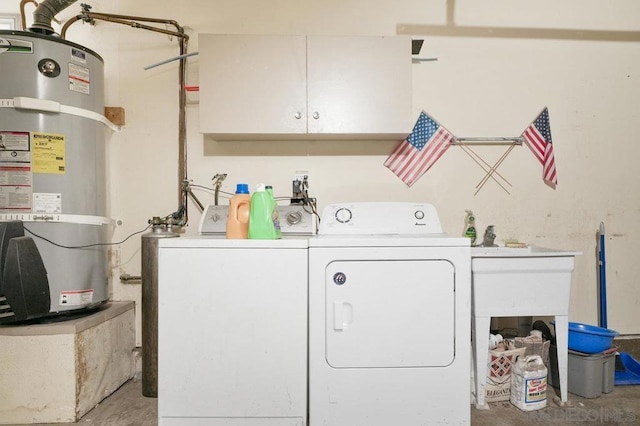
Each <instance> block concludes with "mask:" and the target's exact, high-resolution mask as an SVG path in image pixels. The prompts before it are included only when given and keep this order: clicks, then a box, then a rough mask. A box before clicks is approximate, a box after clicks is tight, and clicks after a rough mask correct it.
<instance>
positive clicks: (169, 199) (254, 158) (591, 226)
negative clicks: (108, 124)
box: [0, 0, 640, 341]
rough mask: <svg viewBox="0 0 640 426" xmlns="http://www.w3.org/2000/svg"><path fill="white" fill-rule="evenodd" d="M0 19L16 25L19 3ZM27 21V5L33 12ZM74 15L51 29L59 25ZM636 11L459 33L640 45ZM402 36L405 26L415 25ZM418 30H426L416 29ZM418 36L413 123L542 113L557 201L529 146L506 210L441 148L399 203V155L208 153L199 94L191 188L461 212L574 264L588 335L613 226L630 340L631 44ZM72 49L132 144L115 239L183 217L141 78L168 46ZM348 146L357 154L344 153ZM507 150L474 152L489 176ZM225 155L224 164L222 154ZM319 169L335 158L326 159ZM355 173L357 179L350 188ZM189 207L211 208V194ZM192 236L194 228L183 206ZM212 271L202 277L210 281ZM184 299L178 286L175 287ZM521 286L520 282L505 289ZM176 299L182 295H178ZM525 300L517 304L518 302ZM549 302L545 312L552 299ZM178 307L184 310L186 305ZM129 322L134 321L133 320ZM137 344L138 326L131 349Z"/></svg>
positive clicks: (622, 321)
mask: <svg viewBox="0 0 640 426" xmlns="http://www.w3.org/2000/svg"><path fill="white" fill-rule="evenodd" d="M5 3H8V2H7V1H4V2H3V3H2V6H0V7H4V8H5V9H6V10H4V11H9V12H13V13H15V12H16V11H17V7H18V3H19V2H18V1H17V0H16V1H15V2H13V1H12V2H11V3H15V5H13V4H12V5H5ZM91 4H92V5H93V10H94V11H97V12H104V13H118V14H126V15H139V16H148V17H157V18H171V19H175V20H177V21H178V22H179V23H180V24H181V25H183V26H185V27H186V28H187V33H188V34H189V35H191V36H192V38H191V40H190V42H189V51H191V52H195V51H197V50H198V38H197V35H198V33H204V32H212V33H252V34H344V35H394V34H397V33H398V32H403V31H404V30H403V28H405V26H408V25H418V26H420V25H422V26H424V25H445V24H446V10H447V9H446V3H445V0H427V1H419V0H402V1H381V0H376V1H364V0H332V1H322V2H319V1H310V0H305V1H300V0H279V1H270V2H265V1H258V0H244V1H239V2H238V1H221V0H213V1H211V0H192V1H190V2H176V1H173V2H168V1H151V0H138V1H135V2H131V1H107V0H94V1H92V2H91ZM27 10H29V6H28V7H27ZM78 11H79V4H77V5H74V6H72V7H71V8H69V9H68V10H67V11H65V12H63V13H62V14H61V17H63V18H68V17H70V16H72V15H75V14H76V13H78ZM639 17H640V3H638V2H637V1H634V0H619V1H616V2H614V3H607V4H606V5H604V4H603V3H602V2H600V1H595V0H589V1H585V0H567V1H564V2H562V3H561V4H558V2H555V1H551V0H544V1H538V2H533V3H532V2H523V1H518V2H513V1H505V0H491V1H484V2H482V5H480V4H478V3H477V2H473V1H471V0H463V1H458V2H457V3H456V5H455V15H454V20H455V24H456V25H459V26H494V27H515V28H521V27H528V28H550V29H593V30H609V31H613V30H617V31H622V30H625V31H640V18H639ZM412 28H414V27H412ZM418 28H420V27H418ZM415 36H416V37H420V38H424V39H425V43H424V46H423V49H422V54H421V56H423V57H437V58H438V61H436V62H426V63H421V64H416V65H414V68H413V69H414V75H413V85H414V104H413V109H414V112H415V115H416V117H417V114H418V112H419V111H420V110H422V109H424V110H425V111H426V112H427V113H429V114H431V115H432V116H434V117H435V118H436V119H437V120H438V121H440V122H441V123H442V124H443V125H444V126H446V127H447V128H448V129H449V130H450V131H452V132H453V133H454V134H456V135H458V136H517V135H519V134H520V133H521V132H522V131H523V130H524V128H525V127H526V126H527V125H528V124H529V123H530V122H531V121H532V120H533V119H534V118H535V116H536V115H537V114H538V112H539V111H540V110H541V109H542V108H543V107H544V106H547V107H548V108H549V111H550V117H551V130H552V134H553V141H554V146H555V155H556V163H557V167H558V181H559V184H558V188H557V189H556V190H552V189H550V188H548V187H547V186H545V185H544V184H543V182H542V178H541V166H540V165H539V163H537V161H536V160H535V159H534V157H533V155H532V154H531V153H530V152H529V151H528V149H527V148H526V147H518V148H516V149H515V150H514V151H513V152H512V154H511V155H510V156H509V157H508V158H507V159H506V160H505V162H504V163H503V165H502V166H501V168H500V172H501V174H502V175H503V176H505V177H506V178H507V179H508V180H509V181H510V182H511V184H512V185H513V187H511V188H510V193H511V194H510V195H509V194H507V193H505V192H504V191H503V190H502V189H501V188H499V187H498V186H497V185H496V184H495V183H494V182H492V181H490V182H487V184H486V185H485V186H484V188H483V189H482V190H481V191H480V192H479V193H478V194H477V195H475V196H474V192H475V186H476V183H477V182H479V181H480V179H481V178H482V177H483V172H482V170H481V169H480V168H479V167H478V166H477V165H476V164H475V163H473V161H472V160H471V159H470V158H469V157H468V156H467V155H465V154H464V153H463V152H462V151H461V150H460V149H459V148H457V147H453V148H451V149H450V150H449V151H448V152H447V153H446V154H445V155H444V156H443V157H442V158H441V159H440V161H439V162H438V163H437V164H436V165H435V166H434V167H433V169H432V170H430V171H429V172H428V173H427V174H425V175H424V176H423V177H422V179H420V181H418V183H417V184H415V185H414V186H413V187H412V188H411V189H407V188H406V186H405V185H404V184H403V183H402V182H401V181H400V180H399V179H397V178H396V177H395V176H394V175H393V174H392V173H391V172H389V171H388V170H387V169H386V168H385V167H383V165H382V163H383V162H384V159H385V158H386V153H388V152H390V151H391V149H392V148H393V145H394V144H393V143H385V142H370V145H371V149H368V148H367V147H366V145H365V144H353V145H349V143H348V142H347V143H346V145H344V144H340V143H337V142H333V143H332V142H326V141H322V142H308V141H307V142H297V143H295V145H292V144H291V143H279V142H260V143H239V144H235V145H229V144H226V145H225V144H223V143H217V142H216V141H213V140H211V139H210V138H208V137H204V138H203V136H202V135H201V134H200V133H199V131H198V121H199V118H198V112H199V111H198V95H197V94H193V93H191V94H189V95H188V102H189V105H188V112H187V114H188V118H187V120H188V149H189V155H188V161H189V176H190V178H191V179H193V181H194V183H197V184H200V185H206V186H211V178H212V177H213V175H214V174H216V173H228V177H227V180H226V181H225V185H224V187H223V190H226V191H229V192H231V191H232V190H233V188H234V187H235V183H237V182H247V183H249V184H251V186H253V185H254V184H255V183H258V182H262V181H268V182H270V183H271V184H273V185H274V188H275V190H276V195H284V196H286V195H289V191H290V185H291V177H292V175H293V173H294V172H295V171H296V170H307V171H309V173H310V192H311V195H312V196H315V197H317V198H318V200H319V205H320V207H322V206H324V205H326V204H328V203H331V202H338V201H366V200H399V201H427V202H431V203H433V204H434V205H435V206H436V207H437V209H438V211H439V213H440V216H441V221H442V223H443V227H444V229H445V230H446V231H447V232H448V233H450V234H454V235H459V234H460V233H461V232H462V229H463V224H464V216H465V213H464V211H465V209H472V210H473V211H474V213H475V214H476V218H477V224H478V228H479V230H480V232H482V230H483V229H484V227H485V226H487V225H490V224H491V225H495V226H496V231H497V235H498V240H499V241H502V240H503V239H506V238H517V239H518V240H520V241H524V242H527V243H530V244H536V245H541V246H546V247H553V248H559V249H566V250H577V251H581V252H582V253H583V254H582V256H580V257H578V259H577V262H576V271H575V274H574V282H573V285H572V295H571V307H570V319H571V320H572V321H580V322H587V323H591V324H597V322H598V318H597V256H596V253H595V251H596V240H597V238H596V232H597V230H598V227H599V224H600V222H601V221H602V222H605V224H606V227H607V266H608V269H607V272H608V282H607V284H608V299H609V326H610V328H614V329H616V330H618V331H620V332H621V333H640V325H639V324H640V309H639V308H640V286H639V285H638V283H637V277H638V276H640V266H639V265H640V262H637V261H636V254H635V253H636V251H637V250H636V244H635V242H636V241H637V240H638V238H640V197H639V195H640V191H639V190H638V188H637V186H636V185H637V182H638V180H639V178H640V169H639V168H637V167H635V163H636V158H637V157H638V155H639V154H640V148H638V147H637V144H636V143H635V139H636V134H637V131H636V126H635V124H637V122H638V118H639V117H638V115H639V113H640V105H639V103H640V102H639V101H638V99H640V84H639V82H638V79H639V75H640V44H639V43H638V42H612V41H580V40H561V39H546V40H545V39H539V38H523V39H516V38H483V37H444V36H431V35H428V34H415ZM67 38H68V39H69V40H71V41H74V42H76V43H79V44H82V45H85V46H87V47H90V48H92V49H94V50H95V51H97V52H98V53H99V54H100V55H102V56H103V57H104V60H105V73H106V76H105V80H106V101H107V105H109V106H121V107H124V108H125V109H126V121H127V125H126V129H125V130H124V131H122V132H120V133H117V134H113V135H112V136H111V138H110V141H109V148H110V155H109V166H110V168H109V170H110V175H111V176H110V197H111V199H110V205H111V214H112V216H113V217H115V218H117V219H121V220H122V221H123V225H122V226H121V227H119V228H118V229H117V230H116V233H115V235H114V241H119V240H121V239H122V238H124V237H126V236H127V235H129V234H130V233H132V232H135V231H138V230H141V229H143V228H144V227H145V226H146V224H147V220H148V219H149V218H150V217H151V216H162V215H166V214H168V213H170V212H172V211H174V210H175V209H176V207H177V191H178V189H177V181H178V178H177V116H178V95H177V63H175V62H174V63H172V64H170V65H166V66H162V67H158V68H155V69H153V70H150V71H144V70H143V67H144V66H146V65H149V64H152V63H155V62H159V61H161V60H164V59H166V58H169V57H172V56H175V55H177V54H178V47H177V43H176V41H175V40H169V38H168V37H166V36H163V35H158V34H152V33H148V32H145V31H141V30H136V29H132V28H130V27H125V26H118V25H114V24H107V23H103V22H99V23H98V25H97V26H95V27H89V26H88V25H85V24H81V23H77V24H75V25H74V26H72V27H71V29H70V30H69V32H68V34H67ZM188 80H189V81H188V84H191V85H197V84H198V83H199V75H198V59H197V57H194V58H191V59H189V68H188ZM349 146H353V147H354V148H353V149H352V150H351V151H352V152H349V148H348V147H349ZM503 150H504V148H493V147H489V148H486V147H485V148H481V149H479V150H478V152H481V153H482V155H483V156H484V157H485V158H486V159H487V161H489V162H491V163H492V162H493V161H495V160H497V158H499V157H500V155H501V154H502V151H503ZM228 154H233V155H228ZM327 154H329V155H327ZM354 171H356V173H354ZM197 195H198V196H199V197H200V199H201V200H202V201H203V202H212V201H213V197H212V195H211V194H210V193H208V192H205V191H201V192H198V193H197ZM190 219H191V223H190V227H189V229H188V230H187V233H188V234H193V233H195V232H197V223H198V219H199V214H198V213H197V209H196V208H195V207H194V206H193V205H192V206H190ZM113 259H114V260H113V263H114V264H113V298H114V299H116V300H135V301H136V302H138V306H139V301H140V288H139V286H137V285H130V284H121V283H120V282H119V279H118V276H119V275H120V273H121V272H128V273H130V274H134V275H135V274H138V273H139V272H140V238H139V237H138V236H136V237H133V238H131V239H130V240H129V241H127V242H126V243H124V244H121V245H119V246H117V248H115V249H114V250H113ZM218 267H223V266H222V265H219V266H215V265H212V269H211V273H212V274H215V272H216V268H218ZM181 285H188V283H182V284H181ZM514 285H517V283H514ZM178 291H180V289H179V286H176V292H178ZM533 291H536V289H523V292H522V297H523V298H526V297H527V294H528V293H529V292H533ZM549 297H554V295H552V294H550V295H549ZM187 308H188V307H187ZM138 324H139V315H138ZM139 336H140V333H139V327H138V341H139V340H140V339H139Z"/></svg>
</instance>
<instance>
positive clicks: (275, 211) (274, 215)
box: [265, 185, 282, 238]
mask: <svg viewBox="0 0 640 426" xmlns="http://www.w3.org/2000/svg"><path fill="white" fill-rule="evenodd" d="M265 190H266V191H267V193H268V194H269V196H270V197H271V201H272V202H273V213H272V215H271V216H272V219H273V227H274V228H275V230H276V238H282V228H281V226H280V212H279V211H278V203H276V199H275V197H274V196H273V187H272V186H271V185H267V186H265Z"/></svg>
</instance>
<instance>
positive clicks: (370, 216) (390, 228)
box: [318, 202, 442, 235]
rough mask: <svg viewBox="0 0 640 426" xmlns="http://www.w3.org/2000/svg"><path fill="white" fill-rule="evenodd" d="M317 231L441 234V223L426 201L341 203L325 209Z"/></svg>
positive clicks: (335, 232)
mask: <svg viewBox="0 0 640 426" xmlns="http://www.w3.org/2000/svg"><path fill="white" fill-rule="evenodd" d="M318 234H319V235H422V234H442V226H441V225H440V218H439V217H438V213H437V211H436V209H435V207H434V206H433V205H432V204H428V203H402V202H379V203H376V202H372V203H340V204H330V205H328V206H327V207H325V208H324V210H323V212H322V220H321V222H320V229H319V230H318Z"/></svg>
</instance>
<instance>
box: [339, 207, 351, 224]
mask: <svg viewBox="0 0 640 426" xmlns="http://www.w3.org/2000/svg"><path fill="white" fill-rule="evenodd" d="M352 217H353V213H351V210H349V209H346V208H344V207H343V208H341V209H338V211H336V220H337V221H338V222H339V223H347V222H349V221H350V220H351V218H352Z"/></svg>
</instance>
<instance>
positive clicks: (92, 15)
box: [60, 12, 189, 40]
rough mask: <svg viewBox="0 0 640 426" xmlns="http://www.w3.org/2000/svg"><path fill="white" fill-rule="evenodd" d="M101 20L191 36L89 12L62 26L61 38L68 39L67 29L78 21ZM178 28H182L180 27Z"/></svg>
mask: <svg viewBox="0 0 640 426" xmlns="http://www.w3.org/2000/svg"><path fill="white" fill-rule="evenodd" d="M96 19H97V20H101V21H107V22H113V23H116V24H123V25H127V26H130V27H132V28H140V29H143V30H148V31H154V32H157V33H162V34H167V35H172V36H175V37H178V38H181V39H187V40H189V36H188V35H186V34H184V32H180V31H169V30H165V29H163V28H156V27H151V26H149V25H144V24H139V23H137V22H135V21H132V20H125V19H121V18H119V17H111V16H109V15H107V14H104V13H94V12H88V13H86V14H80V15H76V16H74V17H73V18H71V19H69V20H68V21H67V22H65V24H64V25H63V26H62V30H61V31H60V37H61V38H63V39H66V35H67V29H68V28H69V27H70V26H71V25H72V24H74V23H75V22H77V21H80V20H82V21H85V22H87V21H88V22H91V23H93V21H94V20H96ZM146 22H154V21H151V20H149V19H148V18H147V19H146ZM169 22H170V21H158V23H169ZM178 28H180V29H181V28H182V27H179V26H178Z"/></svg>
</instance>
